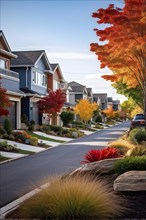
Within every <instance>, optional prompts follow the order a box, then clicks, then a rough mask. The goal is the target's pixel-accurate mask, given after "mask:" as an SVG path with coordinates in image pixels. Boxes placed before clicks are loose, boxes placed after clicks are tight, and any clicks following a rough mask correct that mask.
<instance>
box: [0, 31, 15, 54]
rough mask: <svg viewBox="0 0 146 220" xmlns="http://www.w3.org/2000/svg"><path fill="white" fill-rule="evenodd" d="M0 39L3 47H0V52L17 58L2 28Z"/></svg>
mask: <svg viewBox="0 0 146 220" xmlns="http://www.w3.org/2000/svg"><path fill="white" fill-rule="evenodd" d="M0 41H2V43H3V45H4V47H5V49H2V48H0V51H1V53H2V54H5V55H8V56H9V57H13V58H17V56H16V55H15V54H13V53H12V51H11V48H10V46H9V44H8V42H7V39H6V38H5V35H4V33H3V31H2V30H0Z"/></svg>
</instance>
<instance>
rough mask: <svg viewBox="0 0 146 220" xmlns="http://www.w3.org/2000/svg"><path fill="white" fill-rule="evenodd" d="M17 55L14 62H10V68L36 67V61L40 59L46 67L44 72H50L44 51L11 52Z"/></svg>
mask: <svg viewBox="0 0 146 220" xmlns="http://www.w3.org/2000/svg"><path fill="white" fill-rule="evenodd" d="M13 53H14V54H15V55H17V56H18V57H17V59H16V60H13V59H12V60H11V67H15V68H16V67H36V66H37V63H38V61H39V60H40V59H41V58H42V59H43V62H44V63H45V65H46V68H45V69H46V70H48V71H52V68H51V65H50V63H49V60H48V58H47V55H46V52H45V50H27V51H25V50H21V51H13Z"/></svg>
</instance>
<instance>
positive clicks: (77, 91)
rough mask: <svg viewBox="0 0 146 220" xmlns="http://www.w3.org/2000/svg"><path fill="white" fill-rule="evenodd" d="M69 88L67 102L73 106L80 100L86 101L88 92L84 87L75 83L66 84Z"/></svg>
mask: <svg viewBox="0 0 146 220" xmlns="http://www.w3.org/2000/svg"><path fill="white" fill-rule="evenodd" d="M68 84H69V86H70V87H71V91H70V94H69V102H70V103H71V104H73V105H75V104H76V103H77V102H78V101H79V100H80V99H88V91H87V88H86V86H83V85H81V84H79V83H77V82H75V81H72V82H70V83H68Z"/></svg>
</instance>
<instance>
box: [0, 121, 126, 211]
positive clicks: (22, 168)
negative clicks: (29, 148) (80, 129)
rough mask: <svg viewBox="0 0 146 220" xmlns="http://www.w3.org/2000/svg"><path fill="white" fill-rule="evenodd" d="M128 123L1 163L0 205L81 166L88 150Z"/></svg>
mask: <svg viewBox="0 0 146 220" xmlns="http://www.w3.org/2000/svg"><path fill="white" fill-rule="evenodd" d="M129 125H130V124H129V122H124V123H122V124H119V125H116V126H114V127H110V128H108V129H105V130H102V131H97V132H95V133H93V134H91V135H88V136H85V137H83V138H80V139H77V140H73V141H71V142H69V143H66V144H62V145H60V146H58V147H55V148H51V149H48V150H46V151H42V152H40V153H37V154H34V155H30V156H28V157H23V158H21V159H17V160H14V161H11V162H8V163H4V164H1V165H0V189H1V192H0V207H2V206H4V205H5V204H8V203H10V202H11V201H13V200H15V199H17V198H19V197H20V196H22V195H24V194H26V193H27V192H29V191H31V190H32V189H34V188H36V187H38V186H40V185H41V184H42V182H43V183H44V182H47V178H48V177H49V176H52V175H58V174H59V175H63V174H66V173H68V172H71V171H73V170H75V169H76V168H78V167H79V166H80V165H81V161H82V160H83V158H84V155H85V153H86V152H87V151H88V150H90V149H101V148H104V147H105V146H106V144H107V143H108V142H109V141H112V140H114V139H116V138H118V137H120V136H121V135H122V134H123V133H124V132H125V131H126V130H127V129H128V128H129Z"/></svg>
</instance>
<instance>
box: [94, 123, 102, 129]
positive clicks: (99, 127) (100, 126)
mask: <svg viewBox="0 0 146 220" xmlns="http://www.w3.org/2000/svg"><path fill="white" fill-rule="evenodd" d="M95 128H97V129H103V128H104V127H103V125H100V124H97V125H95Z"/></svg>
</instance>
